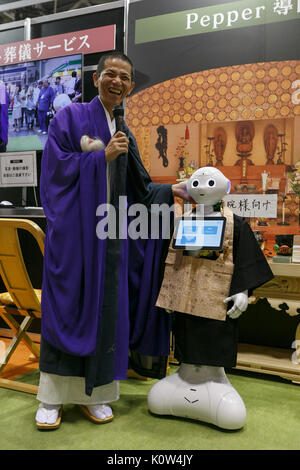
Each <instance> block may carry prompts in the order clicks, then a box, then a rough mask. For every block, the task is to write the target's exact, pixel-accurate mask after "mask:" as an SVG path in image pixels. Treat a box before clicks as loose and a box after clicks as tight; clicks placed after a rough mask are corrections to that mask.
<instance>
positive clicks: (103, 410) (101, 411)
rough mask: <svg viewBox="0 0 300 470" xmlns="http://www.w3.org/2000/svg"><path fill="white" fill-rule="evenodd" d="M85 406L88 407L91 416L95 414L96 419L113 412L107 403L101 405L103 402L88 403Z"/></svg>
mask: <svg viewBox="0 0 300 470" xmlns="http://www.w3.org/2000/svg"><path fill="white" fill-rule="evenodd" d="M87 408H88V410H89V412H90V413H91V414H92V415H93V416H95V418H98V419H105V418H109V417H110V416H112V414H113V413H112V409H111V407H110V406H108V405H103V404H99V405H88V406H87Z"/></svg>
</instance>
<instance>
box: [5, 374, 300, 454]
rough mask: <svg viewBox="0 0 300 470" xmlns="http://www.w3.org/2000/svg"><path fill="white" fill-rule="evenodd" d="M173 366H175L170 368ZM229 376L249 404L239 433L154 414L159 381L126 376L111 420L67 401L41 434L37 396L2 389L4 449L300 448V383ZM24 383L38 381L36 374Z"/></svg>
mask: <svg viewBox="0 0 300 470" xmlns="http://www.w3.org/2000/svg"><path fill="white" fill-rule="evenodd" d="M175 370H176V367H175V366H172V368H171V372H172V371H175ZM227 375H228V377H229V379H230V381H231V383H232V384H233V386H234V387H235V388H236V389H237V390H238V391H239V393H240V394H241V396H242V397H243V399H244V402H245V405H246V408H247V422H246V426H245V427H244V429H243V430H241V431H222V430H219V429H218V428H216V427H214V426H211V425H207V424H203V423H200V422H196V421H192V420H185V419H180V418H174V417H158V416H153V415H151V414H150V413H149V412H148V409H147V393H148V391H149V389H150V387H151V386H152V385H153V384H154V383H155V381H154V380H151V381H150V380H149V381H140V380H136V379H128V380H127V381H125V382H121V397H120V400H119V401H117V402H115V403H113V409H114V414H115V419H114V420H113V421H112V422H111V423H108V424H105V425H95V424H93V423H91V422H90V421H88V420H87V419H86V418H85V417H84V416H83V415H82V413H81V411H80V410H79V408H78V407H77V406H73V405H65V406H64V410H63V418H62V424H61V426H60V428H59V429H57V430H56V431H51V432H45V431H44V432H43V431H38V430H37V429H36V427H35V421H34V416H35V412H36V409H37V406H38V402H37V400H36V397H35V396H34V395H30V394H26V393H22V392H16V391H12V390H6V389H3V388H0V403H1V406H0V449H1V450H31V449H33V450H46V449H47V450H48V449H49V450H50V449H51V450H300V437H299V436H300V386H299V385H295V384H292V383H290V382H288V381H285V380H283V379H280V378H277V377H275V376H274V377H271V376H265V375H260V374H247V373H243V372H240V371H230V373H228V374H227ZM23 380H24V379H23ZM24 381H27V382H28V383H34V384H37V383H38V372H34V373H31V374H28V375H27V376H26V380H24Z"/></svg>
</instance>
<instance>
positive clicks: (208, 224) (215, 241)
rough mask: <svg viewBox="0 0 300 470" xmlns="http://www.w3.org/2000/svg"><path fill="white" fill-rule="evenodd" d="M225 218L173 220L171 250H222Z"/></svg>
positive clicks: (183, 218)
mask: <svg viewBox="0 0 300 470" xmlns="http://www.w3.org/2000/svg"><path fill="white" fill-rule="evenodd" d="M225 225H226V218H225V217H205V218H196V217H193V216H191V217H179V218H178V219H176V220H175V232H174V241H173V248H178V249H181V250H182V249H183V250H222V246H223V238H224V232H225Z"/></svg>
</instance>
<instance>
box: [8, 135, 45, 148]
mask: <svg viewBox="0 0 300 470" xmlns="http://www.w3.org/2000/svg"><path fill="white" fill-rule="evenodd" d="M32 149H34V150H43V144H42V142H41V141H40V139H39V138H38V136H37V135H23V136H22V137H10V138H9V139H8V145H7V149H6V151H7V152H16V151H18V152H22V151H23V152H25V151H26V150H32Z"/></svg>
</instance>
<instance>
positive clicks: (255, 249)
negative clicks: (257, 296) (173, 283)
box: [172, 215, 274, 367]
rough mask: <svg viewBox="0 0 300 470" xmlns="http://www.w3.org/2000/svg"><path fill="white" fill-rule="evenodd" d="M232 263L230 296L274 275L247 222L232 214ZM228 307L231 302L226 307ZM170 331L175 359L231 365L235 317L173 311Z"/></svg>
mask: <svg viewBox="0 0 300 470" xmlns="http://www.w3.org/2000/svg"><path fill="white" fill-rule="evenodd" d="M212 262H213V261H212ZM233 263H234V271H233V276H232V281H231V286H230V294H229V295H230V296H231V295H234V294H237V293H239V292H243V291H245V290H247V289H248V294H249V295H251V292H252V291H253V289H255V288H257V287H259V286H260V285H262V284H264V283H265V282H268V281H270V280H271V279H272V278H273V277H274V276H273V273H272V271H271V269H270V267H269V265H268V263H267V261H266V259H265V257H264V255H263V253H262V251H261V249H260V247H259V245H258V243H257V241H256V239H255V237H254V234H253V232H252V230H251V228H250V227H249V224H248V223H247V222H246V221H245V220H244V219H243V218H241V217H239V216H237V215H234V237H233ZM231 306H232V302H230V303H229V305H228V309H230V308H231ZM172 330H173V334H174V337H175V352H174V356H175V357H176V359H177V360H178V361H179V362H184V363H188V364H198V365H210V366H223V367H235V365H236V358H237V341H238V321H237V320H234V319H232V318H230V317H228V316H227V317H226V320H225V321H219V320H212V319H208V318H201V317H196V316H193V315H186V314H184V313H180V312H175V313H174V317H173V325H172Z"/></svg>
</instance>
